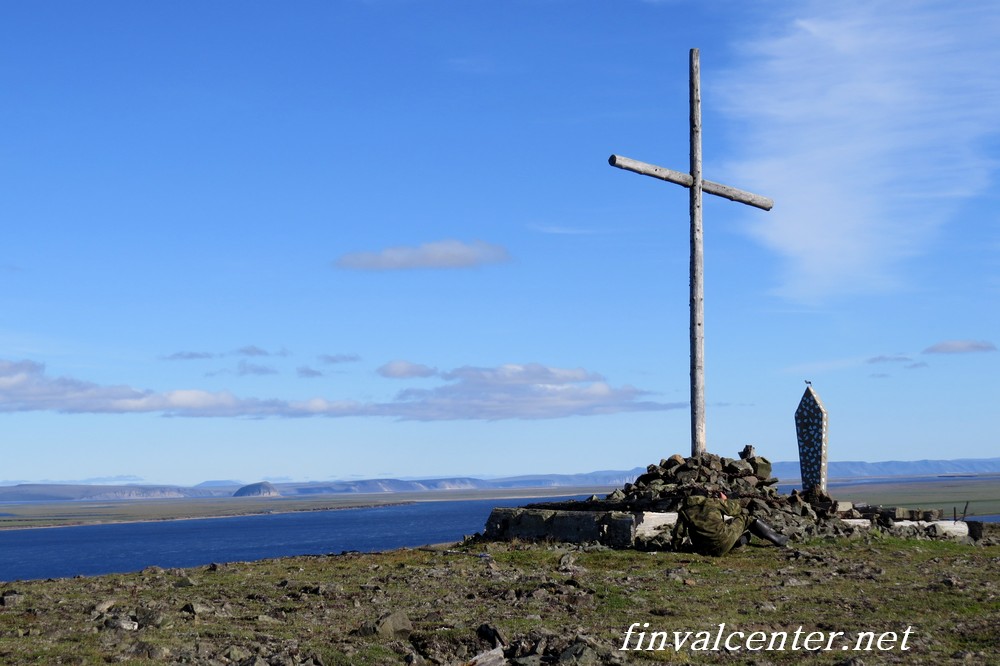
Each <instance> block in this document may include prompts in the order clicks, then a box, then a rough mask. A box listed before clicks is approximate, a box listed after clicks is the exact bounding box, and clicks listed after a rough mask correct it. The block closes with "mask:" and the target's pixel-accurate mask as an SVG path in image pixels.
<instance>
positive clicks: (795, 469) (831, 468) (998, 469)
mask: <svg viewBox="0 0 1000 666" xmlns="http://www.w3.org/2000/svg"><path fill="white" fill-rule="evenodd" d="M826 469H827V478H829V479H863V478H866V477H877V476H878V477H880V476H941V475H942V474H997V473H1000V458H965V459H961V458H960V459H957V460H886V461H883V462H862V461H841V462H831V463H827V466H826ZM771 473H772V474H774V476H776V477H778V478H779V479H781V480H782V481H786V482H791V481H795V480H798V479H799V463H798V461H795V462H777V463H774V465H773V467H772V471H771Z"/></svg>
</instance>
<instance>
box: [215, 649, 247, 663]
mask: <svg viewBox="0 0 1000 666" xmlns="http://www.w3.org/2000/svg"><path fill="white" fill-rule="evenodd" d="M222 656H223V657H225V658H226V659H229V660H230V661H237V662H243V661H245V660H247V659H250V657H252V656H253V653H251V652H250V650H247V649H246V648H243V647H240V646H239V645H232V646H230V647H229V649H228V650H226V651H225V652H223V653H222Z"/></svg>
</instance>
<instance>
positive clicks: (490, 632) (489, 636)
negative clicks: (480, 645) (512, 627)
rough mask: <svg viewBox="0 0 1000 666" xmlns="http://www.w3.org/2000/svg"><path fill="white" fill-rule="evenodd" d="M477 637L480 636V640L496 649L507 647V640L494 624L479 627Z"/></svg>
mask: <svg viewBox="0 0 1000 666" xmlns="http://www.w3.org/2000/svg"><path fill="white" fill-rule="evenodd" d="M476 636H478V637H479V639H480V640H483V641H486V642H487V643H489V644H491V645H492V646H493V647H494V648H498V647H499V648H503V647H506V646H507V640H506V639H505V638H504V636H503V634H501V633H500V630H499V629H497V628H496V627H494V626H493V625H492V624H481V625H479V628H478V629H476Z"/></svg>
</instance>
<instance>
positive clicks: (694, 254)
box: [689, 49, 706, 456]
mask: <svg viewBox="0 0 1000 666" xmlns="http://www.w3.org/2000/svg"><path fill="white" fill-rule="evenodd" d="M690 85H691V187H690V188H689V191H690V194H691V455H692V456H697V455H701V454H702V453H704V452H705V449H706V435H705V290H704V283H703V279H704V275H705V267H704V255H703V239H702V215H701V191H702V189H701V188H702V176H701V65H700V63H699V58H698V49H691V82H690Z"/></svg>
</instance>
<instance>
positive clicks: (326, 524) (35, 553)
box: [0, 496, 1000, 581]
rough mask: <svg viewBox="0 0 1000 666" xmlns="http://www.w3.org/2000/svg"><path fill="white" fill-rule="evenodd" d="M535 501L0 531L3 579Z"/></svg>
mask: <svg viewBox="0 0 1000 666" xmlns="http://www.w3.org/2000/svg"><path fill="white" fill-rule="evenodd" d="M583 497H585V496H572V497H562V498H546V499H545V501H554V500H557V499H583ZM533 501H542V500H524V499H510V500H465V501H452V502H417V503H413V504H404V505H398V506H386V507H375V508H362V509H341V510H338V511H304V512H298V513H284V514H268V515H261V516H240V517H236V518H208V519H199V520H173V521H161V522H150V523H121V524H111V525H86V526H80V527H58V528H51V529H28V530H3V531H0V581H13V580H29V579H35V578H64V577H69V576H77V575H84V576H96V575H100V574H108V573H125V572H129V571H138V570H140V569H143V568H145V567H148V566H152V565H156V566H160V567H164V568H167V567H194V566H201V565H206V564H209V563H211V562H219V563H222V562H237V561H249V560H261V559H267V558H272V557H287V556H292V555H316V554H327V553H340V552H342V551H345V550H358V551H379V550H389V549H393V548H403V547H413V546H422V545H425V544H431V543H446V542H450V541H459V540H460V539H461V538H462V537H463V536H464V535H466V534H472V533H474V532H481V531H482V530H483V526H484V525H485V523H486V519H487V517H489V513H490V510H491V509H492V508H493V507H495V506H519V505H522V504H525V503H528V502H533ZM976 520H991V521H993V522H1000V516H976Z"/></svg>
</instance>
